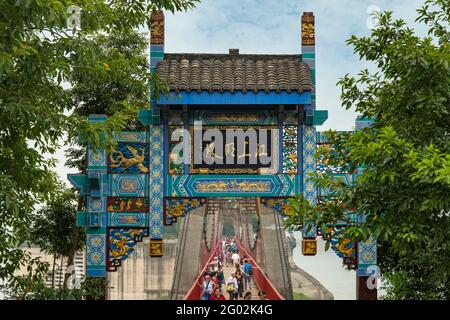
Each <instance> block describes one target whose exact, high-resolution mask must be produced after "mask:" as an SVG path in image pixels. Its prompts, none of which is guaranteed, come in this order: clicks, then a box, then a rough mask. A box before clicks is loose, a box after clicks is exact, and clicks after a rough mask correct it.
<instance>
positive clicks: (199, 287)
mask: <svg viewBox="0 0 450 320" xmlns="http://www.w3.org/2000/svg"><path fill="white" fill-rule="evenodd" d="M219 245H220V244H218V245H217V246H216V247H215V248H214V250H212V251H211V255H210V256H209V259H208V261H207V262H206V264H205V266H204V267H203V269H202V271H200V274H199V275H198V277H197V278H196V279H195V281H194V284H193V285H192V288H191V290H189V292H188V293H187V294H186V295H185V296H184V298H183V300H200V295H201V294H202V291H203V274H204V273H205V272H206V270H207V268H208V266H209V264H210V262H212V260H213V259H214V257H215V256H217V255H218V254H219V249H220V248H219Z"/></svg>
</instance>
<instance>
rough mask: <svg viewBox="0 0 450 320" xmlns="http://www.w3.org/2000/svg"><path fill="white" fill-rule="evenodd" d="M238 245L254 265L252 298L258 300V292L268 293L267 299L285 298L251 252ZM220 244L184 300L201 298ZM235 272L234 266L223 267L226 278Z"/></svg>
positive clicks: (241, 253) (241, 252) (240, 250)
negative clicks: (204, 280) (209, 269)
mask: <svg viewBox="0 0 450 320" xmlns="http://www.w3.org/2000/svg"><path fill="white" fill-rule="evenodd" d="M236 244H237V247H238V249H239V254H240V255H241V257H242V256H245V257H247V260H249V262H250V264H252V266H253V275H252V287H251V291H250V292H251V293H252V300H258V299H259V296H258V293H259V292H260V291H261V292H264V293H265V294H266V297H267V299H269V300H285V298H284V297H283V296H282V295H281V294H280V293H279V292H278V290H277V289H276V288H275V287H274V285H273V284H272V282H271V281H270V279H269V278H268V277H267V276H266V275H265V273H264V271H263V269H262V268H261V267H260V266H259V265H258V263H256V261H255V260H254V259H253V258H251V256H250V254H249V253H248V252H247V251H246V250H245V249H244V248H243V246H242V245H241V243H240V242H239V241H238V242H236ZM219 250H221V248H220V244H217V246H216V247H215V248H214V250H213V251H212V254H211V256H210V257H209V259H208V262H207V263H206V264H205V266H204V267H203V268H202V270H201V272H200V275H199V276H198V277H197V278H196V279H195V281H194V283H193V285H192V288H191V289H190V290H189V292H188V293H187V294H186V295H185V296H184V297H183V300H200V299H201V295H202V291H203V274H204V273H205V272H206V271H207V268H208V266H209V264H210V263H211V262H212V261H213V259H214V257H215V256H218V255H219ZM233 272H234V268H233V267H226V266H224V267H223V273H224V275H225V279H226V278H227V276H228V275H230V274H231V273H233Z"/></svg>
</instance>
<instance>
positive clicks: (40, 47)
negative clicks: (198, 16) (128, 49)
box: [0, 0, 198, 281]
mask: <svg viewBox="0 0 450 320" xmlns="http://www.w3.org/2000/svg"><path fill="white" fill-rule="evenodd" d="M196 2H198V0H152V1H132V2H129V1H126V2H125V1H123V0H112V1H105V0H73V1H71V0H54V1H51V2H46V1H38V0H26V1H25V0H23V1H21V0H19V1H17V0H5V1H1V2H0V12H1V13H2V19H0V28H1V29H2V30H4V32H2V33H1V34H0V162H1V163H2V166H1V168H0V229H1V230H2V231H3V232H4V235H3V236H2V237H0V265H1V266H2V268H1V269H0V279H2V280H6V281H12V280H13V277H14V272H15V271H16V270H17V269H18V268H19V266H20V265H21V263H22V261H23V260H24V259H25V258H26V252H25V251H24V250H22V249H20V248H19V245H20V244H22V243H23V242H24V241H25V240H26V238H27V230H28V225H29V223H30V215H31V213H32V212H33V210H34V208H35V206H36V204H38V203H40V202H44V201H46V200H49V199H50V198H51V196H52V193H53V192H54V190H55V189H56V188H57V185H58V184H57V181H56V179H55V178H54V174H53V173H52V171H51V170H52V168H53V166H54V161H53V160H51V159H50V160H49V159H48V158H46V157H45V154H54V153H55V150H56V149H57V148H58V147H59V142H60V141H61V140H62V139H65V138H66V136H67V137H68V138H67V139H68V140H69V141H72V139H74V137H75V136H78V135H81V136H83V137H84V139H85V140H86V141H89V142H91V143H92V144H93V145H94V146H98V145H99V144H100V143H101V139H100V136H101V133H103V134H105V135H106V137H108V136H110V135H111V132H112V131H120V130H121V129H122V128H123V127H124V126H125V124H126V123H127V122H128V120H129V119H131V118H132V117H133V116H135V114H136V111H137V108H136V107H133V106H130V105H127V104H124V108H123V109H122V110H121V111H116V112H115V113H114V115H113V116H111V117H110V118H109V120H108V121H107V122H106V123H102V124H95V125H91V124H89V123H88V122H87V119H86V118H85V117H80V116H79V115H78V114H73V113H71V110H70V106H71V93H70V91H69V90H66V88H65V87H64V86H63V84H69V85H71V81H72V79H73V71H74V70H79V69H81V68H84V74H85V76H87V77H89V78H90V79H96V78H98V77H108V76H109V74H111V67H109V66H108V65H107V64H106V62H104V61H102V59H101V57H97V56H96V55H95V42H94V41H92V36H93V35H95V34H101V33H106V34H112V33H118V32H127V31H131V30H133V29H137V28H139V27H140V26H142V25H144V24H145V23H146V22H147V20H148V17H149V15H150V13H151V12H153V11H154V10H157V9H166V10H169V11H171V12H175V11H181V10H187V9H189V8H192V7H193V6H194V5H195V3H196ZM71 5H78V6H79V8H81V12H80V21H81V30H78V31H77V32H76V33H73V32H72V31H73V30H68V22H71V21H73V11H71V10H69V9H70V6H71ZM72 8H73V7H72ZM69 25H70V23H69ZM114 74H116V73H114ZM115 81H116V82H121V79H120V77H119V78H116V79H115Z"/></svg>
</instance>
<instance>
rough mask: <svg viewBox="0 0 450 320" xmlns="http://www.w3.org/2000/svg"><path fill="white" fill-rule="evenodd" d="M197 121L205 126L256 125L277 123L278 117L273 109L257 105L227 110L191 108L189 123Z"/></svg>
mask: <svg viewBox="0 0 450 320" xmlns="http://www.w3.org/2000/svg"><path fill="white" fill-rule="evenodd" d="M198 121H200V122H201V123H202V125H205V126H211V125H220V126H237V125H240V126H258V125H277V124H278V117H277V114H276V112H275V111H274V110H264V109H263V110H261V109H259V108H257V107H256V108H251V109H245V110H233V111H227V112H224V110H217V109H216V110H214V109H212V110H211V109H209V110H193V111H192V117H191V120H190V124H191V125H193V124H194V122H198Z"/></svg>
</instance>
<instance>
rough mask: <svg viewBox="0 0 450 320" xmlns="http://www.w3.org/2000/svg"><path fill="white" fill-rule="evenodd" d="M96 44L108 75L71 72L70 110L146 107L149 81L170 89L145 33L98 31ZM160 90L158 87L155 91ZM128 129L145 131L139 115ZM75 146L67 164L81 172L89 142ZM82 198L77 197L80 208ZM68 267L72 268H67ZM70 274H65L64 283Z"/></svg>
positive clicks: (88, 111) (112, 110)
mask: <svg viewBox="0 0 450 320" xmlns="http://www.w3.org/2000/svg"><path fill="white" fill-rule="evenodd" d="M92 41H93V42H94V43H95V46H94V47H95V55H96V56H97V57H100V58H101V60H102V61H104V64H105V65H106V66H107V68H108V75H107V76H105V77H90V76H89V74H86V70H85V68H84V67H83V66H81V67H80V68H78V69H75V70H74V72H73V73H72V79H71V81H72V84H73V87H72V88H71V89H70V93H71V101H70V104H71V110H73V112H74V113H75V114H77V115H79V116H82V117H87V116H88V115H90V114H106V115H108V116H112V115H114V113H115V112H117V111H119V112H120V111H121V110H123V109H126V108H127V106H134V107H137V108H138V109H142V108H145V107H146V105H147V104H148V91H149V90H148V83H149V82H152V83H156V84H157V85H158V88H162V89H163V93H165V92H167V91H168V89H167V88H166V85H165V83H164V82H163V81H162V79H160V78H159V77H158V76H156V75H151V74H149V71H148V70H149V64H148V60H147V47H148V43H147V40H146V34H145V33H138V32H136V31H126V32H119V33H112V34H107V35H104V34H97V35H94V36H93V37H92ZM155 92H157V90H155ZM125 125H126V129H128V130H145V128H143V126H142V125H141V124H140V123H139V121H138V120H137V117H135V116H134V117H132V118H130V119H128V122H127V123H126V124H125ZM69 143H70V144H71V145H72V147H71V148H69V149H68V150H67V152H66V157H67V162H66V166H68V167H72V168H76V169H78V170H79V171H81V172H85V170H86V144H85V143H82V142H81V141H79V139H73V140H72V141H69V142H68V143H67V144H69ZM82 206H83V198H82V197H80V198H79V199H78V208H77V210H78V211H80V210H81V209H82ZM78 229H79V228H77V226H76V225H75V224H74V225H73V230H72V240H71V243H72V245H71V248H70V250H69V251H70V252H69V254H68V260H67V265H68V266H70V265H72V264H73V261H74V256H75V251H76V248H75V243H76V242H77V241H78V240H77V235H78V232H77V230H78ZM68 270H69V269H68ZM69 276H70V273H66V275H65V281H64V286H65V285H66V282H67V279H68V277H69Z"/></svg>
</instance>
